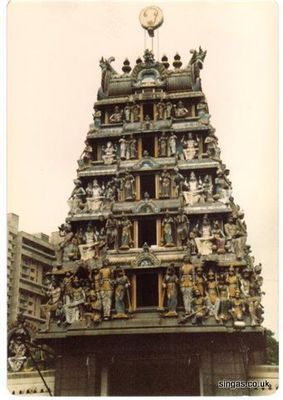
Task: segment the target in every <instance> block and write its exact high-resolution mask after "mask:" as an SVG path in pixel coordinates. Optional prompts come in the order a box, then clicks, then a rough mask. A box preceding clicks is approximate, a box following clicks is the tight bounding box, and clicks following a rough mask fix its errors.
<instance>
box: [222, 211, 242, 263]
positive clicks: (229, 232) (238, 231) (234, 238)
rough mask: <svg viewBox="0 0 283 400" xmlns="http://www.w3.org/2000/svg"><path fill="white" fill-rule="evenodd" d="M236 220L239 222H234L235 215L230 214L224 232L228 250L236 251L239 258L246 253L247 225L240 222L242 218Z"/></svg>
mask: <svg viewBox="0 0 283 400" xmlns="http://www.w3.org/2000/svg"><path fill="white" fill-rule="evenodd" d="M236 221H237V223H235V222H234V218H233V216H232V215H230V216H229V217H228V220H227V222H226V224H225V225H224V232H225V235H226V242H227V249H228V251H229V252H231V253H235V254H236V256H237V258H238V259H241V258H243V257H244V255H245V248H246V240H247V236H246V230H245V226H244V225H241V224H240V220H236Z"/></svg>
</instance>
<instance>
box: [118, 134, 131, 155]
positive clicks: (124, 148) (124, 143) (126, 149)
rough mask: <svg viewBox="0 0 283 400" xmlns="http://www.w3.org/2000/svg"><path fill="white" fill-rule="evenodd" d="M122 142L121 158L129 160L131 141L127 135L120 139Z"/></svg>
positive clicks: (120, 142)
mask: <svg viewBox="0 0 283 400" xmlns="http://www.w3.org/2000/svg"><path fill="white" fill-rule="evenodd" d="M119 144H120V158H121V160H129V158H130V149H129V142H128V140H126V139H125V136H123V137H121V139H119Z"/></svg>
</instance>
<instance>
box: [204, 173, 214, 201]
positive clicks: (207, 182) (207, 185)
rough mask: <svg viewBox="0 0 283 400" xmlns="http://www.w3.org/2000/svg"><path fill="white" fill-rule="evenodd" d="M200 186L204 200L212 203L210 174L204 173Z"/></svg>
mask: <svg viewBox="0 0 283 400" xmlns="http://www.w3.org/2000/svg"><path fill="white" fill-rule="evenodd" d="M202 188H203V195H204V200H205V202H207V203H214V202H215V200H214V198H213V183H212V177H211V175H205V177H204V179H203V184H202Z"/></svg>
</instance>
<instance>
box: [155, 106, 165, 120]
mask: <svg viewBox="0 0 283 400" xmlns="http://www.w3.org/2000/svg"><path fill="white" fill-rule="evenodd" d="M164 114H165V104H164V103H163V101H160V102H159V103H157V104H156V118H157V119H158V120H160V119H164V116H165V115H164Z"/></svg>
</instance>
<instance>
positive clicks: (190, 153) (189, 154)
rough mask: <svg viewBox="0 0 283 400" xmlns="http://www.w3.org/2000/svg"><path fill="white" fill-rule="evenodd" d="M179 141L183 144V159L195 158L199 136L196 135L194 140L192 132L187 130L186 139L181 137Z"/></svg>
mask: <svg viewBox="0 0 283 400" xmlns="http://www.w3.org/2000/svg"><path fill="white" fill-rule="evenodd" d="M181 143H182V145H183V154H184V158H185V160H193V159H194V158H196V156H197V155H198V152H199V138H198V137H197V140H194V139H193V134H192V132H189V133H188V136H187V139H186V138H185V137H183V138H182V140H181Z"/></svg>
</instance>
